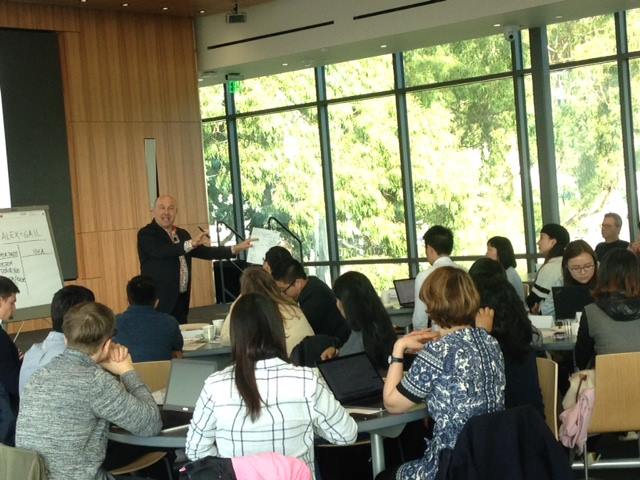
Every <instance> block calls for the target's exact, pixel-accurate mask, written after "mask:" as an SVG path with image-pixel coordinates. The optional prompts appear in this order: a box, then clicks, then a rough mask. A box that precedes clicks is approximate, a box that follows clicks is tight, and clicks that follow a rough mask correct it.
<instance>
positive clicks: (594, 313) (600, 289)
mask: <svg viewBox="0 0 640 480" xmlns="http://www.w3.org/2000/svg"><path fill="white" fill-rule="evenodd" d="M593 298H594V299H595V302H594V303H591V304H589V305H587V306H586V307H584V312H583V313H582V317H581V318H580V326H579V328H578V336H577V339H576V347H575V359H576V365H577V367H578V368H579V369H585V368H589V367H591V366H592V365H593V359H594V357H595V356H596V355H603V354H609V353H626V352H640V260H638V257H636V256H635V255H634V254H633V253H632V252H630V251H629V250H623V249H615V250H611V251H610V252H609V253H607V255H605V257H604V259H603V261H602V263H601V264H600V269H599V270H598V279H597V281H596V287H595V290H594V291H593Z"/></svg>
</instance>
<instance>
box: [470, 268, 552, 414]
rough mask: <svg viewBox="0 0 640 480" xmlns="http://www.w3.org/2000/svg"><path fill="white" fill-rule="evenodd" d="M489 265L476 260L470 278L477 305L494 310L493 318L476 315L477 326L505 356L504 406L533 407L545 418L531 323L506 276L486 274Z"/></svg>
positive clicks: (489, 269)
mask: <svg viewBox="0 0 640 480" xmlns="http://www.w3.org/2000/svg"><path fill="white" fill-rule="evenodd" d="M489 263H493V264H497V262H495V261H493V260H491V259H489V258H481V259H480V260H477V261H476V262H475V263H474V264H473V265H472V266H471V268H470V269H469V275H471V278H472V279H473V282H474V283H475V285H476V288H477V289H478V292H479V293H480V304H481V305H482V306H483V307H484V308H489V309H491V310H492V311H493V317H492V316H491V315H490V314H489V315H486V316H484V315H483V316H479V317H478V318H477V319H476V327H480V328H484V329H485V330H486V331H487V332H489V333H490V334H491V335H492V336H493V337H494V338H495V339H496V340H498V344H500V350H502V355H503V357H504V373H505V387H504V406H505V407H506V408H511V407H517V406H519V405H532V406H533V407H535V408H536V409H537V410H538V411H539V412H540V414H541V415H542V416H544V404H543V402H542V393H541V392H540V385H539V383H538V367H537V365H536V355H535V352H534V350H533V348H531V340H532V338H533V328H532V326H531V322H530V321H529V317H528V316H527V311H526V310H525V308H524V305H523V303H522V300H521V299H520V298H519V297H518V294H517V293H516V291H515V290H514V288H513V286H512V285H511V284H510V283H509V282H508V281H507V280H506V278H505V276H504V275H487V274H486V272H488V271H491V270H492V268H491V267H490V266H487V265H485V264H489ZM494 271H495V268H494Z"/></svg>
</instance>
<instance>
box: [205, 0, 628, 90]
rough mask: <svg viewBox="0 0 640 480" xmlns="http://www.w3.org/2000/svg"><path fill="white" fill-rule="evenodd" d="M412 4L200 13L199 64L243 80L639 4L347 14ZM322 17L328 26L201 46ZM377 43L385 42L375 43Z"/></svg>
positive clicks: (287, 0) (363, 1)
mask: <svg viewBox="0 0 640 480" xmlns="http://www.w3.org/2000/svg"><path fill="white" fill-rule="evenodd" d="M418 2H419V0H275V1H273V2H268V3H265V4H261V5H257V6H255V7H251V8H247V9H242V8H241V10H244V11H246V12H247V16H248V18H247V22H246V23H244V24H231V25H230V24H227V23H226V22H225V16H224V15H211V16H206V17H200V18H198V19H196V41H197V49H198V69H199V71H200V72H209V73H206V74H205V82H206V83H220V82H221V81H223V80H224V75H225V74H227V73H230V72H235V73H240V74H242V75H243V76H244V77H245V78H249V77H255V76H260V75H265V74H271V73H276V72H280V71H285V70H296V69H300V68H304V67H306V66H309V65H319V64H327V63H334V62H339V61H344V60H351V59H355V58H363V57H367V56H374V55H379V54H383V53H388V52H391V51H400V50H407V49H410V48H417V47H421V46H426V45H433V44H438V43H446V42H449V41H454V40H460V39H465V38H473V37H479V36H483V35H489V34H492V33H496V32H502V27H494V26H493V25H494V24H496V23H500V24H501V25H505V24H510V25H517V26H519V27H521V28H526V27H530V26H536V25H541V24H545V23H553V22H558V21H562V20H567V19H571V18H580V17H586V16H591V15H596V14H601V13H606V12H613V11H616V10H624V9H629V8H636V7H638V6H640V2H638V0H562V1H553V0H444V1H442V2H439V3H434V4H430V5H425V6H420V7H416V8H411V9H406V10H402V11H398V12H393V13H387V14H385V15H380V16H375V17H370V18H366V19H362V20H354V19H353V17H354V16H357V15H362V14H366V13H370V12H375V11H380V10H386V9H390V8H394V7H400V6H403V5H413V4H415V3H418ZM240 5H242V2H240ZM558 17H562V19H559V18H558ZM328 21H333V22H334V24H333V25H330V26H325V27H321V28H316V29H312V30H305V31H301V32H296V33H289V34H285V35H279V36H275V37H271V38H265V39H259V40H252V41H248V42H243V43H239V44H237V45H232V46H226V47H221V48H215V49H208V48H207V47H209V46H211V45H220V44H224V43H227V42H234V41H239V40H246V39H249V38H252V37H256V36H261V35H269V34H272V33H276V32H282V31H285V30H290V29H294V28H299V27H305V26H308V25H315V24H318V23H323V22H328ZM382 44H386V45H387V48H386V49H382V48H381V47H380V46H381V45H382ZM282 63H287V64H288V65H287V66H283V65H282Z"/></svg>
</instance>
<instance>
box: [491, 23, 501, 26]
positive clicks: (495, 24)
mask: <svg viewBox="0 0 640 480" xmlns="http://www.w3.org/2000/svg"><path fill="white" fill-rule="evenodd" d="M493 26H494V27H501V26H502V24H501V23H494V24H493Z"/></svg>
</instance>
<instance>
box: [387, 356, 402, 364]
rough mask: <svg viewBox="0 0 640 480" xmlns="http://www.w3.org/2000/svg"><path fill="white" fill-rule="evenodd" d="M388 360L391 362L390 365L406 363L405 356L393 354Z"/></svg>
mask: <svg viewBox="0 0 640 480" xmlns="http://www.w3.org/2000/svg"><path fill="white" fill-rule="evenodd" d="M387 362H389V365H391V364H392V363H404V358H402V357H394V356H393V355H389V358H388V359H387Z"/></svg>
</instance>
